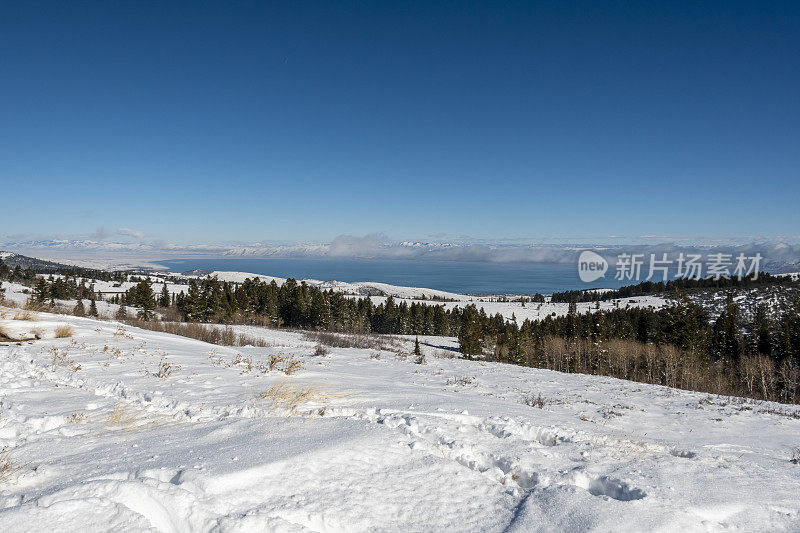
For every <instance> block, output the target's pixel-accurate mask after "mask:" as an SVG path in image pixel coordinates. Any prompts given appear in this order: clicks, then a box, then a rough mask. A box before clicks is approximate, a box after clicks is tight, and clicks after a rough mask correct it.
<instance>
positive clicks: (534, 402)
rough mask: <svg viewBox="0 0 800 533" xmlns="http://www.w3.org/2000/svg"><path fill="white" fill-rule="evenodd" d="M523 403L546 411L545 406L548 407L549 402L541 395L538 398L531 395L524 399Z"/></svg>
mask: <svg viewBox="0 0 800 533" xmlns="http://www.w3.org/2000/svg"><path fill="white" fill-rule="evenodd" d="M522 403H524V404H525V405H530V406H531V407H538V408H539V409H544V406H545V405H547V400H545V399H544V398H542V395H541V393H539V395H538V396H534V395H533V394H530V395H528V396H525V397H523V398H522Z"/></svg>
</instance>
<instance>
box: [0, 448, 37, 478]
mask: <svg viewBox="0 0 800 533" xmlns="http://www.w3.org/2000/svg"><path fill="white" fill-rule="evenodd" d="M27 468H31V470H36V468H37V467H35V466H33V467H31V466H30V464H29V463H24V464H19V463H17V462H16V461H14V459H12V457H11V450H9V449H8V448H3V449H2V450H0V485H5V484H12V483H14V482H16V478H17V477H18V476H17V474H19V473H21V472H22V471H23V470H25V469H27Z"/></svg>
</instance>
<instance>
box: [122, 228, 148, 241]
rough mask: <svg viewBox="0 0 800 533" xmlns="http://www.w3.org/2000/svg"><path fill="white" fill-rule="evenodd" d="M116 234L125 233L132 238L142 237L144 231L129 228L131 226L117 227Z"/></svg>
mask: <svg viewBox="0 0 800 533" xmlns="http://www.w3.org/2000/svg"><path fill="white" fill-rule="evenodd" d="M117 234H118V235H126V236H128V237H133V238H134V239H143V238H144V232H143V231H139V230H135V229H131V228H117Z"/></svg>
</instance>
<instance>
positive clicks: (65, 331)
mask: <svg viewBox="0 0 800 533" xmlns="http://www.w3.org/2000/svg"><path fill="white" fill-rule="evenodd" d="M73 335H75V330H74V329H73V328H72V326H70V325H69V324H59V326H58V327H57V328H56V338H57V339H65V338H67V337H72V336H73Z"/></svg>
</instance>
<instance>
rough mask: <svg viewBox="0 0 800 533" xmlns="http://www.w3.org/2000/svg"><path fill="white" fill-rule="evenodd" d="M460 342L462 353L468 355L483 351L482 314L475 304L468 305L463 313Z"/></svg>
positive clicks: (459, 334) (459, 331)
mask: <svg viewBox="0 0 800 533" xmlns="http://www.w3.org/2000/svg"><path fill="white" fill-rule="evenodd" d="M458 344H459V347H460V350H461V353H463V354H464V355H466V356H467V357H469V356H472V355H480V354H482V353H483V332H482V331H481V323H480V315H479V314H478V310H477V308H476V307H475V305H474V304H473V305H468V306H467V307H465V308H464V310H463V311H462V313H461V323H460V326H459V329H458Z"/></svg>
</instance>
